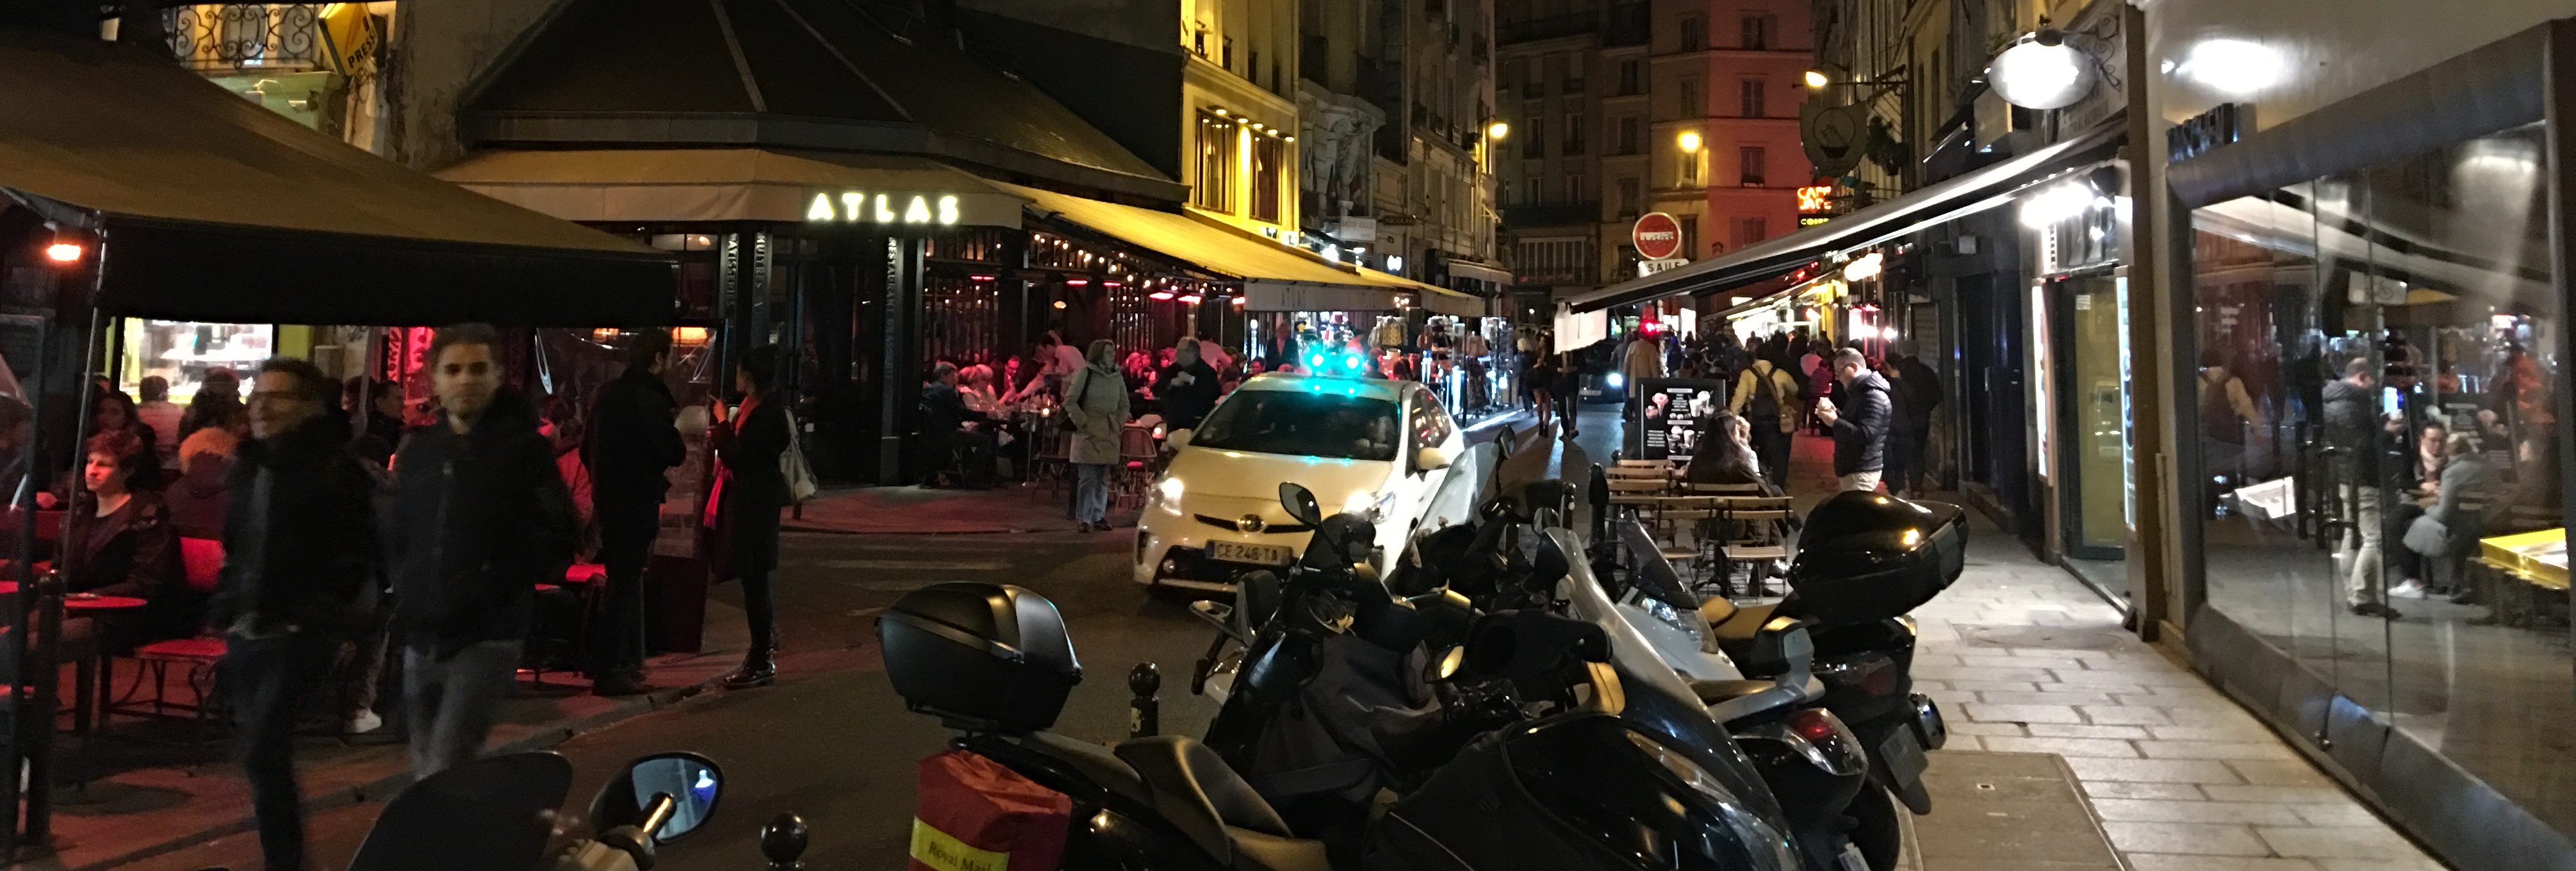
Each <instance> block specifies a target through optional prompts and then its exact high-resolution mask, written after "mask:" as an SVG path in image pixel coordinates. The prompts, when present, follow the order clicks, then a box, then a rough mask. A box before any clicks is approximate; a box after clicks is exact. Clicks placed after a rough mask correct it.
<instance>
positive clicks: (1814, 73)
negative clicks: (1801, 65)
mask: <svg viewBox="0 0 2576 871" xmlns="http://www.w3.org/2000/svg"><path fill="white" fill-rule="evenodd" d="M1833 83H1834V80H1833V79H1831V78H1828V77H1826V75H1825V71H1824V70H1808V71H1807V89H1808V90H1811V91H1821V90H1824V89H1825V86H1826V85H1830V84H1833Z"/></svg>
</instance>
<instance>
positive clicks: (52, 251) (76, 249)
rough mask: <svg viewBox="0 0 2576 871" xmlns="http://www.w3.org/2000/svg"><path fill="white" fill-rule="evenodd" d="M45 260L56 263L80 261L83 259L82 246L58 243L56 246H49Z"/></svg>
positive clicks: (46, 249) (46, 248)
mask: <svg viewBox="0 0 2576 871" xmlns="http://www.w3.org/2000/svg"><path fill="white" fill-rule="evenodd" d="M45 259H48V260H52V261H54V262H56V263H70V262H72V261H75V260H79V259H81V246H79V245H77V244H74V243H71V242H56V243H54V244H51V245H47V246H45Z"/></svg>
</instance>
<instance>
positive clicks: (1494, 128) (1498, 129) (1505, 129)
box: [1485, 118, 1512, 140]
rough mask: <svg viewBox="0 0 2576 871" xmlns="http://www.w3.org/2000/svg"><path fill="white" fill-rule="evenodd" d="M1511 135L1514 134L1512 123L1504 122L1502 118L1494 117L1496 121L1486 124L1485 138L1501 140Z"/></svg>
mask: <svg viewBox="0 0 2576 871" xmlns="http://www.w3.org/2000/svg"><path fill="white" fill-rule="evenodd" d="M1510 135H1512V125H1510V124H1506V123H1504V122H1503V120H1502V119H1500V118H1497V119H1494V123H1491V124H1487V125H1485V138H1487V139H1497V140H1499V139H1502V138H1503V137H1506V136H1510Z"/></svg>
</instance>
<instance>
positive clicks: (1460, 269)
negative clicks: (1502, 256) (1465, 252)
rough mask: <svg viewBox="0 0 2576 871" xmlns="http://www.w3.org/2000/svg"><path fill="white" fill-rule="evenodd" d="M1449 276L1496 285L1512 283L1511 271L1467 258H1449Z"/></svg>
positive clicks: (1497, 265) (1495, 264) (1499, 265)
mask: <svg viewBox="0 0 2576 871" xmlns="http://www.w3.org/2000/svg"><path fill="white" fill-rule="evenodd" d="M1449 274H1450V275H1454V276H1457V277H1460V278H1472V279H1475V280H1477V281H1491V282H1494V283H1496V284H1510V283H1512V272H1511V270H1508V269H1504V268H1503V266H1502V264H1500V263H1495V262H1492V261H1488V260H1479V259H1475V258H1469V257H1451V258H1449Z"/></svg>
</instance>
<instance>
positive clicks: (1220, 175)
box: [1190, 110, 1236, 212]
mask: <svg viewBox="0 0 2576 871" xmlns="http://www.w3.org/2000/svg"><path fill="white" fill-rule="evenodd" d="M1235 130H1236V128H1235V123H1234V119H1232V118H1227V117H1223V116H1220V115H1217V114H1216V113H1214V112H1209V111H1206V110H1200V111H1199V142H1198V152H1199V153H1198V173H1197V174H1196V175H1195V176H1193V177H1192V178H1191V180H1190V204H1191V205H1194V206H1197V207H1199V208H1202V209H1208V210H1210V211H1217V212H1232V211H1234V163H1235V159H1236V158H1235V143H1234V140H1235Z"/></svg>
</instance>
